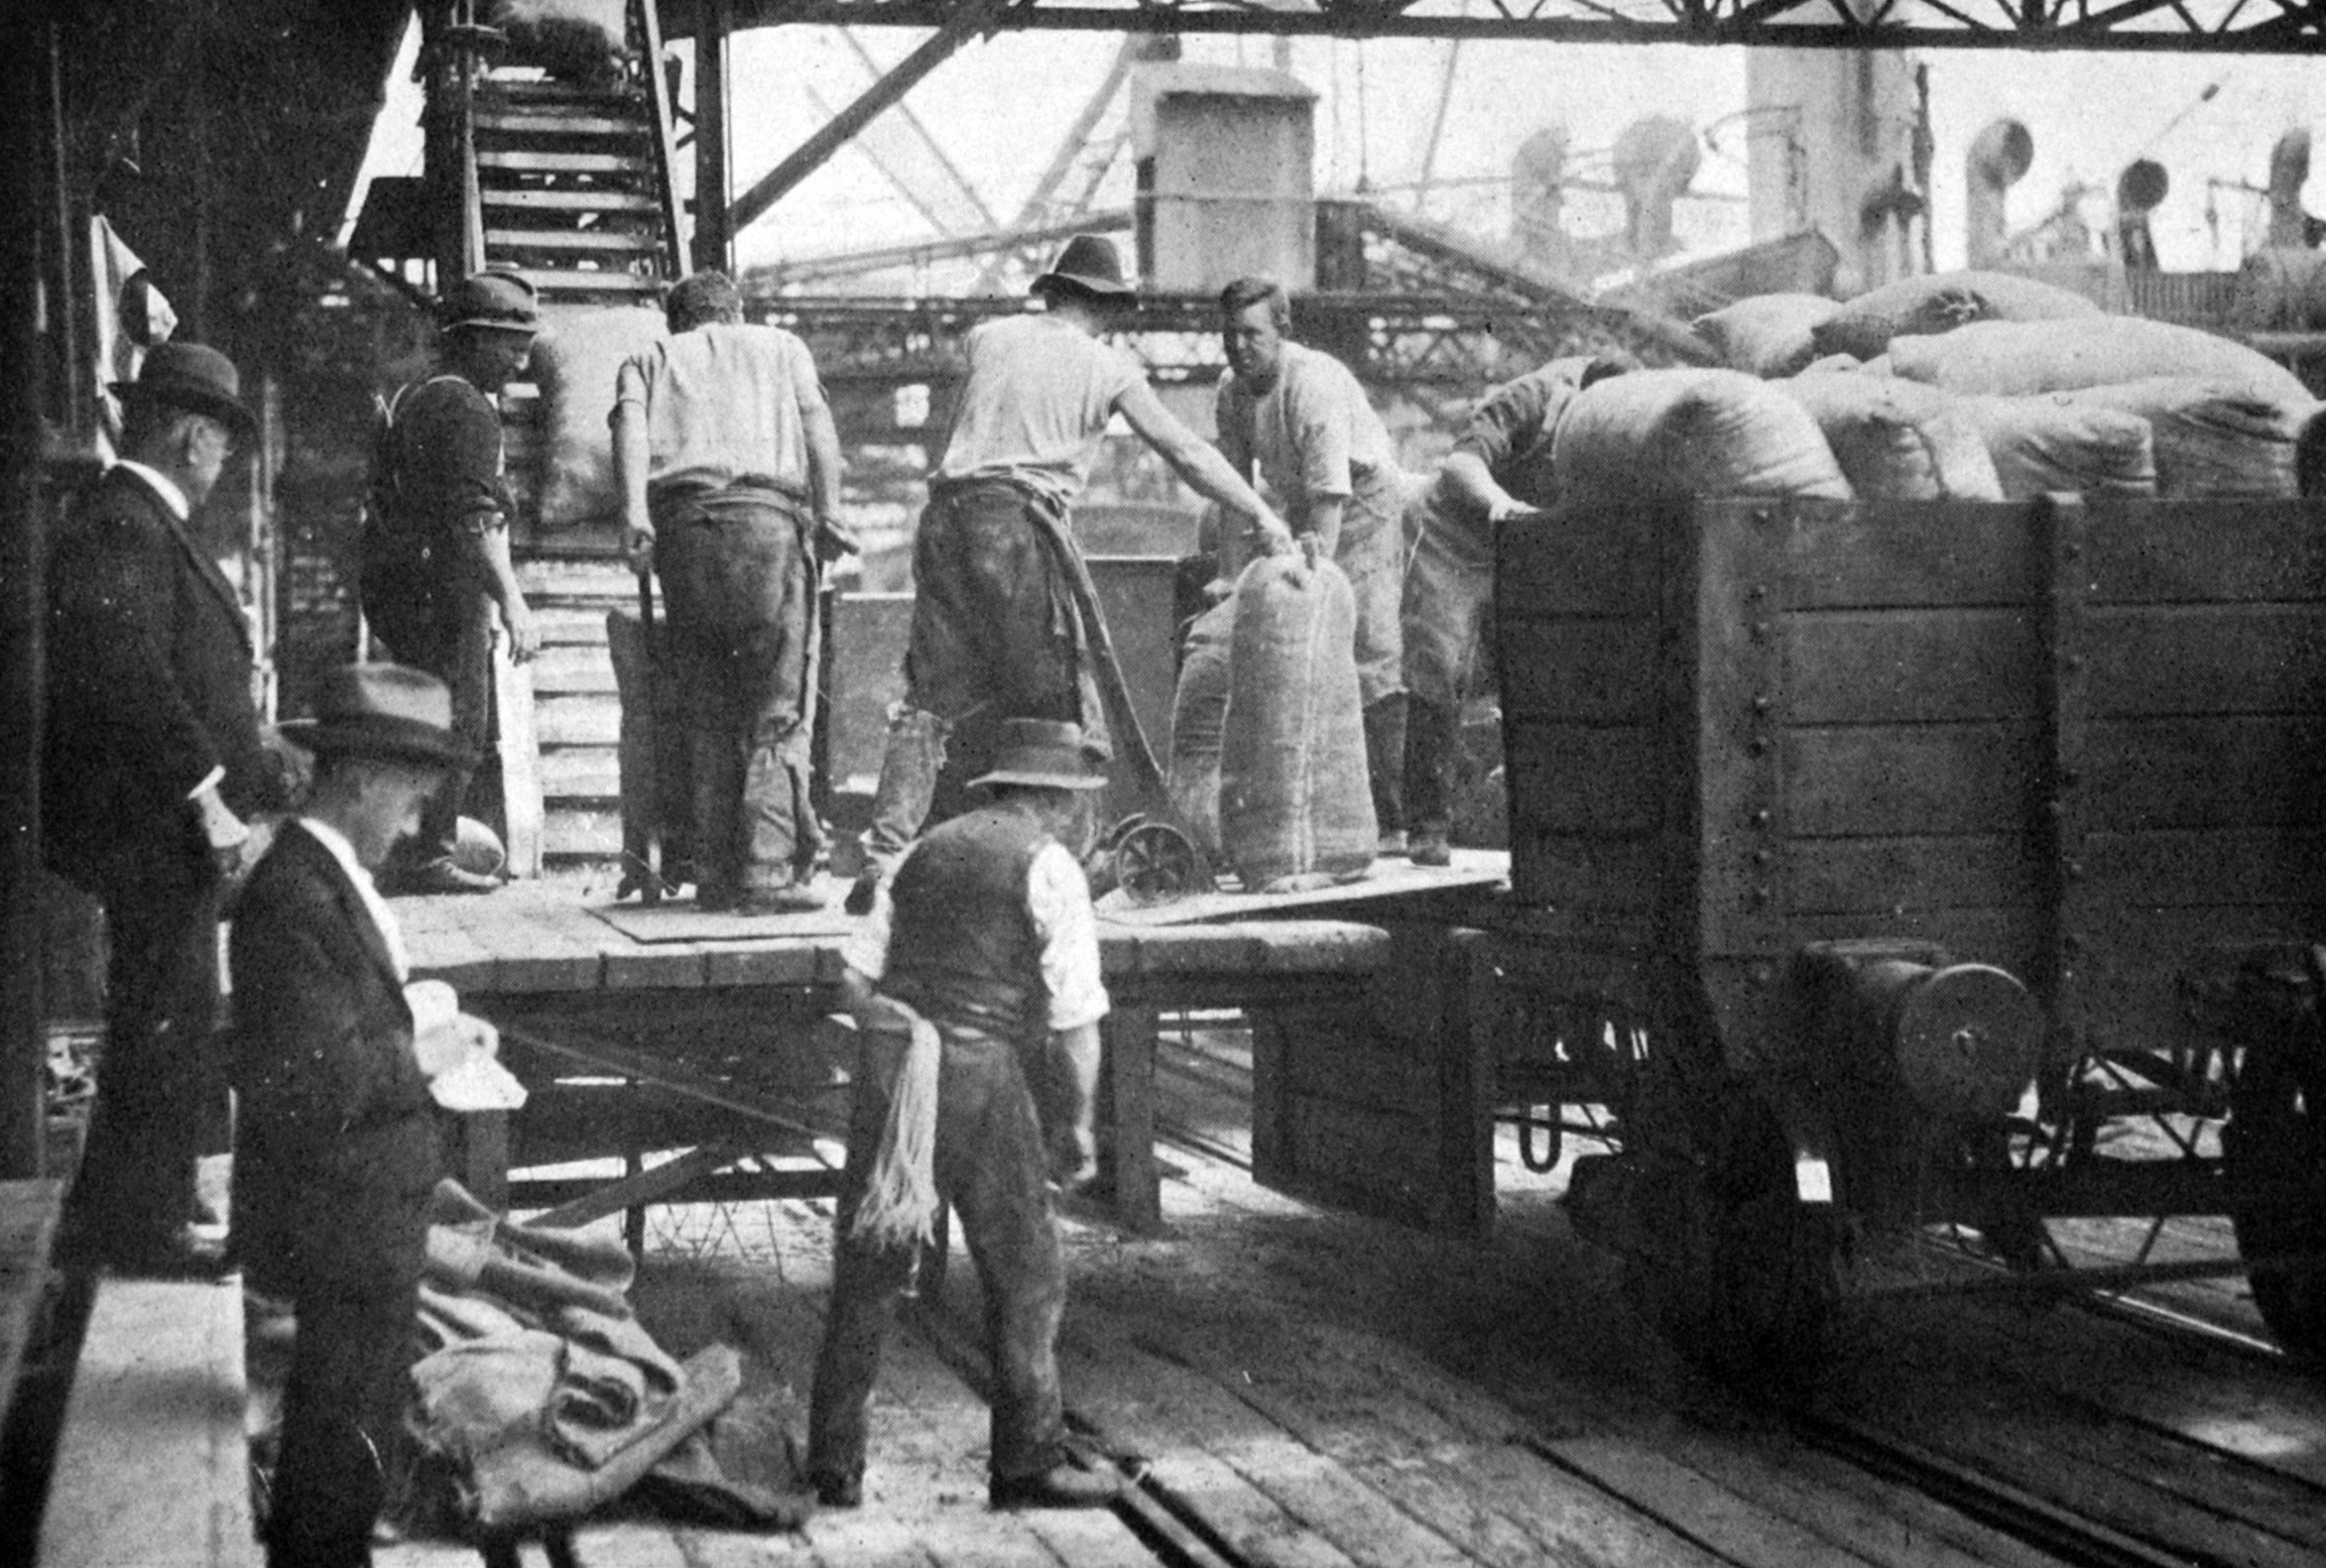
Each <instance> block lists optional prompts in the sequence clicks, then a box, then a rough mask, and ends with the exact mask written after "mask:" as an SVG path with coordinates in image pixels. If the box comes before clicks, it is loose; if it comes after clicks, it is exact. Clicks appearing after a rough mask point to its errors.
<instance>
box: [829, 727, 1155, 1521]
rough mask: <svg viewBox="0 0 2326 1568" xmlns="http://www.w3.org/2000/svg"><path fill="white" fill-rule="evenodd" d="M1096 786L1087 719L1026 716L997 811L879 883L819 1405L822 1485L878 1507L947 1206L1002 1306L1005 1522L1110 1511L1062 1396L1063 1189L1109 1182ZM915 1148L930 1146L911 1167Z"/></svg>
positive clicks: (979, 815)
mask: <svg viewBox="0 0 2326 1568" xmlns="http://www.w3.org/2000/svg"><path fill="white" fill-rule="evenodd" d="M1104 784H1105V781H1104V780H1103V779H1102V778H1100V777H1099V776H1098V775H1097V774H1095V773H1094V772H1092V770H1091V768H1090V765H1089V761H1088V758H1087V756H1086V746H1085V742H1084V738H1083V735H1082V732H1081V731H1080V730H1079V729H1078V728H1077V727H1076V726H1074V725H1073V724H1070V723H1066V722H1063V721H1058V720H1046V719H1013V720H1011V721H1010V722H1009V723H1008V724H1007V725H1006V726H1005V727H1004V730H1003V739H1002V745H1001V748H1000V751H999V753H998V755H997V757H996V760H995V766H994V770H993V772H991V773H989V774H987V775H986V776H985V777H983V778H981V779H978V780H976V781H974V783H973V785H972V786H973V787H974V786H976V785H991V786H992V787H993V799H992V802H991V803H990V804H988V805H986V806H984V807H982V808H981V809H978V810H975V811H971V812H969V813H968V814H966V815H964V816H958V817H955V818H953V819H952V820H951V821H949V822H946V823H945V824H944V825H942V826H941V827H937V828H933V829H931V830H930V831H929V833H928V834H927V835H926V836H925V837H923V838H922V839H921V840H920V842H919V843H918V844H916V845H915V846H914V847H913V850H912V853H910V854H909V855H907V856H906V857H905V860H904V863H903V864H902V865H901V866H900V867H899V868H898V871H897V875H896V880H895V883H894V886H893V888H891V889H889V890H876V898H875V901H874V908H873V914H872V918H871V919H869V920H867V921H866V922H865V924H864V927H863V928H862V929H860V930H859V931H858V932H857V933H856V934H855V935H854V936H852V937H851V938H850V939H849V941H848V944H847V946H846V947H845V948H844V949H843V950H842V957H843V958H844V959H845V961H846V964H847V969H846V971H845V973H844V974H843V976H842V982H841V983H842V985H843V987H844V988H845V990H846V991H847V994H848V999H849V1004H850V1006H851V1008H852V1009H853V1010H854V1011H855V1014H856V1018H857V1023H858V1026H859V1028H860V1029H861V1031H862V1032H861V1035H860V1038H861V1041H862V1043H861V1047H860V1050H861V1054H860V1057H859V1061H858V1069H857V1072H856V1079H855V1081H856V1099H855V1105H854V1108H853V1110H852V1112H851V1115H850V1117H849V1122H848V1161H847V1166H846V1170H845V1174H844V1176H843V1178H842V1190H841V1194H840V1207H839V1215H838V1218H837V1220H836V1221H835V1227H836V1232H837V1246H836V1248H835V1252H836V1255H837V1257H836V1263H835V1271H834V1275H833V1280H832V1306H831V1312H830V1314H829V1315H828V1316H827V1317H826V1319H825V1323H824V1341H823V1349H822V1351H821V1353H820V1354H819V1356H818V1357H817V1359H816V1366H815V1388H814V1393H813V1395H812V1398H811V1401H810V1404H809V1411H808V1438H807V1442H808V1455H807V1462H808V1473H809V1479H810V1480H812V1481H813V1482H814V1484H815V1488H816V1495H817V1497H818V1498H819V1499H820V1500H821V1501H822V1502H823V1503H824V1505H825V1506H826V1507H830V1508H853V1507H855V1506H856V1505H857V1504H858V1503H859V1502H860V1501H861V1500H862V1486H863V1475H864V1459H865V1448H866V1439H867V1428H868V1427H869V1424H870V1415H871V1401H872V1387H873V1382H874V1379H875V1378H876V1377H877V1376H878V1374H879V1371H880V1357H881V1342H882V1340H883V1339H884V1338H885V1337H886V1335H887V1333H888V1328H889V1323H890V1320H891V1319H892V1318H893V1317H894V1316H895V1313H896V1303H897V1298H898V1297H899V1296H900V1295H902V1294H903V1293H904V1291H905V1288H906V1286H907V1284H908V1283H909V1282H910V1280H911V1279H912V1277H913V1272H914V1267H915V1262H916V1258H917V1256H918V1245H920V1244H922V1243H925V1242H926V1241H927V1240H928V1239H929V1221H930V1218H931V1216H932V1215H933V1213H934V1209H935V1205H936V1201H937V1199H939V1198H941V1199H942V1200H943V1201H945V1202H947V1203H950V1204H951V1205H952V1206H953V1210H954V1212H955V1213H956V1214H958V1215H959V1216H960V1220H961V1232H962V1235H963V1237H964V1238H965V1239H966V1240H967V1241H968V1244H969V1251H970V1255H971V1256H972V1257H973V1258H975V1259H976V1261H977V1271H978V1277H979V1280H980V1282H981V1283H982V1284H983V1286H984V1289H985V1299H986V1313H985V1318H986V1337H987V1345H986V1353H987V1355H988V1357H989V1358H990V1360H991V1362H992V1366H993V1382H994V1389H993V1448H992V1460H991V1466H992V1474H991V1482H990V1487H989V1498H990V1501H991V1502H992V1504H993V1506H994V1507H995V1508H1092V1507H1102V1506H1104V1505H1105V1504H1107V1503H1108V1502H1110V1501H1112V1499H1113V1498H1114V1495H1115V1489H1114V1487H1113V1485H1112V1484H1111V1483H1109V1482H1108V1481H1107V1480H1106V1479H1105V1478H1104V1477H1103V1476H1101V1475H1098V1474H1095V1473H1092V1472H1090V1471H1086V1470H1082V1469H1079V1468H1077V1467H1076V1466H1075V1465H1074V1464H1073V1463H1072V1462H1071V1461H1070V1460H1069V1458H1068V1457H1067V1452H1066V1447H1065V1442H1064V1438H1065V1423H1064V1417H1063V1414H1062V1410H1061V1404H1060V1400H1059V1393H1058V1364H1057V1341H1058V1322H1059V1319H1060V1317H1061V1316H1062V1315H1063V1313H1064V1311H1065V1305H1066V1263H1065V1254H1064V1251H1063V1249H1062V1248H1061V1246H1060V1244H1059V1241H1058V1232H1057V1222H1056V1220H1055V1219H1054V1217H1053V1216H1052V1214H1051V1212H1050V1198H1049V1189H1048V1186H1047V1184H1046V1183H1047V1182H1048V1181H1049V1180H1051V1179H1054V1180H1056V1181H1057V1182H1058V1183H1059V1184H1060V1185H1061V1186H1065V1187H1069V1188H1071V1187H1078V1186H1081V1185H1083V1184H1084V1183H1086V1182H1087V1181H1089V1180H1090V1178H1091V1177H1092V1176H1093V1175H1094V1174H1095V1173H1096V1171H1097V1163H1098V1156H1097V1144H1096V1141H1095V1138H1094V1136H1093V1134H1092V1129H1091V1116H1092V1109H1093V1105H1094V1102H1095V1099H1096V1096H1097V1088H1098V1068H1099V1042H1098V1021H1099V1020H1100V1019H1101V1018H1103V1017H1104V1016H1105V1015H1106V1012H1107V1006H1108V1004H1107V994H1106V988H1105V986H1104V984H1103V983H1102V982H1101V981H1100V979H1099V967H1098V931H1097V925H1096V921H1095V919H1094V916H1093V915H1092V913H1091V907H1090V888H1089V885H1088V884H1087V883H1085V882H1084V881H1083V879H1082V869H1081V867H1080V866H1079V865H1078V864H1077V863H1076V862H1075V859H1074V857H1073V856H1072V855H1071V854H1070V853H1068V852H1067V850H1066V849H1065V848H1064V846H1063V845H1062V844H1061V843H1060V838H1061V836H1062V835H1066V834H1069V833H1070V832H1071V831H1072V828H1073V824H1074V822H1075V820H1076V818H1077V815H1078V812H1079V805H1078V802H1079V799H1080V797H1081V796H1082V794H1083V793H1084V792H1085V791H1088V790H1092V789H1097V788H1100V787H1102V786H1103V785H1104ZM906 1151H912V1152H911V1153H908V1152H906Z"/></svg>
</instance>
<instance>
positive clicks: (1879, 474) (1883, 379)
mask: <svg viewBox="0 0 2326 1568" xmlns="http://www.w3.org/2000/svg"><path fill="white" fill-rule="evenodd" d="M1773 385H1775V386H1776V387H1778V388H1780V389H1782V390H1783V392H1784V393H1785V394H1786V396H1788V397H1790V398H1792V399H1793V400H1794V401H1795V402H1796V403H1798V404H1800V406H1801V407H1802V408H1803V409H1805V410H1807V411H1808V414H1809V417H1810V418H1811V419H1813V420H1815V421H1816V422H1817V428H1818V429H1819V430H1820V431H1822V432H1823V433H1824V436H1825V444H1826V445H1827V446H1828V447H1830V448H1832V451H1833V456H1834V460H1835V461H1836V462H1838V463H1840V464H1841V471H1842V473H1843V475H1844V476H1845V477H1847V478H1848V480H1849V482H1850V488H1851V489H1852V490H1854V491H1856V492H1857V493H1858V495H1859V496H1860V497H1862V498H1863V499H1866V500H1869V501H1948V500H1951V501H2000V500H2002V499H2003V486H2002V481H2001V480H1999V479H1998V478H1997V477H1996V473H1995V463H1994V461H1993V459H1991V458H1990V457H1989V456H1988V454H1987V442H1986V439H1985V437H1983V436H1982V435H1981V434H1980V433H1979V430H1978V427H1977V426H1976V425H1974V424H1972V423H1971V422H1970V421H1969V420H1967V419H1965V418H1964V417H1963V415H1962V414H1961V413H1960V411H1958V410H1957V409H1956V408H1955V407H1954V400H1953V399H1951V398H1949V397H1947V396H1946V394H1944V393H1942V392H1939V391H1936V390H1934V389H1933V388H1930V387H1925V386H1922V385H1921V384H1920V383H1918V382H1912V381H1900V380H1898V378H1897V377H1895V376H1867V375H1861V374H1858V373H1855V372H1840V373H1835V372H1824V373H1820V374H1816V375H1803V376H1795V377H1793V378H1791V379H1790V380H1787V381H1779V382H1775V383H1773Z"/></svg>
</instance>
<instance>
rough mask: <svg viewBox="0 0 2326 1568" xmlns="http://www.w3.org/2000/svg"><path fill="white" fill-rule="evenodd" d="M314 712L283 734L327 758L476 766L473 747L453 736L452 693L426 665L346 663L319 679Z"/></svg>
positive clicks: (448, 766) (286, 729)
mask: <svg viewBox="0 0 2326 1568" xmlns="http://www.w3.org/2000/svg"><path fill="white" fill-rule="evenodd" d="M314 710H315V711H314V717H313V718H311V719H295V720H293V721H292V722H290V723H288V724H285V725H284V726H282V729H283V733H284V734H285V735H287V736H289V737H290V738H291V739H292V740H295V741H297V742H298V743H299V744H300V745H302V746H304V747H306V749H307V750H309V751H312V752H316V753H319V754H321V755H323V756H327V757H328V756H339V757H376V758H380V759H382V760H383V761H388V762H404V763H421V764H426V765H432V766H434V767H439V768H473V767H475V766H476V761H477V755H476V752H475V750H474V749H473V748H471V747H470V746H469V745H468V744H467V743H466V742H464V741H462V740H461V739H460V738H459V737H458V736H457V735H454V734H453V733H452V691H451V688H450V687H448V686H446V685H445V684H444V683H443V682H442V681H441V680H438V679H437V678H436V677H435V676H433V675H431V674H429V673H428V671H427V670H424V669H411V668H407V667H406V666H405V665H403V664H341V665H339V666H337V667H336V668H333V669H326V670H324V671H323V673H322V676H321V677H320V678H319V679H318V680H317V681H316V683H315V700H314Z"/></svg>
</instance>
